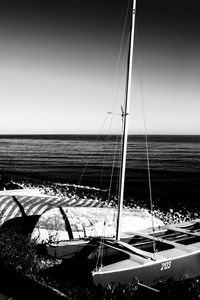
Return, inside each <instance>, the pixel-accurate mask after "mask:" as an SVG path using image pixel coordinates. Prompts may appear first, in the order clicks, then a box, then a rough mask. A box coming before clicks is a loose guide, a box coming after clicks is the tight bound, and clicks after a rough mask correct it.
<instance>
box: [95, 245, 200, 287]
mask: <svg viewBox="0 0 200 300" xmlns="http://www.w3.org/2000/svg"><path fill="white" fill-rule="evenodd" d="M131 263H132V262H131V261H130V268H124V269H120V268H119V269H117V264H114V265H115V266H114V265H113V266H112V265H110V266H109V268H110V270H109V268H108V267H106V268H104V267H103V268H102V269H101V270H100V271H96V272H93V274H92V276H93V281H94V283H95V284H96V285H98V284H100V285H102V286H107V285H108V284H111V283H113V284H114V285H118V284H125V283H131V282H133V280H134V279H135V278H137V279H138V280H139V282H140V283H143V284H145V285H149V286H155V285H156V284H157V283H158V282H165V281H167V280H182V279H188V278H192V277H195V276H198V275H199V274H200V249H199V250H198V251H196V252H193V253H189V254H186V255H184V256H180V257H176V258H170V259H165V260H159V261H152V262H148V261H147V262H146V263H144V264H143V265H141V266H138V267H133V268H131ZM113 267H114V268H113ZM105 269H107V270H105ZM112 269H113V270H112Z"/></svg>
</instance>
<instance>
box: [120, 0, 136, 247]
mask: <svg viewBox="0 0 200 300" xmlns="http://www.w3.org/2000/svg"><path fill="white" fill-rule="evenodd" d="M132 1H133V2H132V19H131V28H130V41H129V49H128V62H127V63H128V66H127V78H126V98H125V107H124V111H122V121H123V139H122V160H121V173H120V178H119V199H118V201H119V203H118V216H117V228H116V240H117V241H119V240H120V232H121V230H120V229H121V215H122V208H123V200H124V183H125V169H126V152H127V138H128V116H129V103H130V96H131V82H132V64H133V44H134V31H135V11H136V0H132Z"/></svg>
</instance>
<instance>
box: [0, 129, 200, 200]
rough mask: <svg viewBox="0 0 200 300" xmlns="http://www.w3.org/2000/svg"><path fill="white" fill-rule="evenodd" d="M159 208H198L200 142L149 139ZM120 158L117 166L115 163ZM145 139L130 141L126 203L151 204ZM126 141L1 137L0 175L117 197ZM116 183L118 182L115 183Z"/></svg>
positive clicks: (170, 137) (115, 138)
mask: <svg viewBox="0 0 200 300" xmlns="http://www.w3.org/2000/svg"><path fill="white" fill-rule="evenodd" d="M148 148H149V163H150V173H151V187H152V196H153V201H155V203H160V204H162V206H169V205H173V206H176V205H179V206H181V205H183V204H184V205H185V204H186V205H187V206H189V205H198V201H199V197H200V136H183V135H179V136H178V135H150V136H148ZM113 157H114V158H115V160H114V159H113ZM146 157H147V155H146V144H145V138H144V136H141V135H130V136H129V138H128V150H127V168H126V182H125V197H126V198H129V199H138V200H141V201H148V199H149V186H148V176H147V175H148V172H147V158H146ZM119 162H120V138H119V137H118V136H116V135H113V136H109V137H108V136H105V135H100V136H96V135H1V136H0V175H1V177H2V178H3V179H4V178H11V179H16V178H25V179H26V178H27V179H29V180H40V181H41V182H42V181H51V182H54V183H71V184H79V185H83V186H85V185H86V186H91V187H98V188H101V189H109V188H111V191H112V193H116V191H117V182H118V175H119ZM111 178H112V180H111Z"/></svg>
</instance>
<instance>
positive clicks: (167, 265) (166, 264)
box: [160, 261, 171, 271]
mask: <svg viewBox="0 0 200 300" xmlns="http://www.w3.org/2000/svg"><path fill="white" fill-rule="evenodd" d="M170 268H171V261H166V262H164V263H162V265H161V269H160V270H161V271H164V270H168V269H170Z"/></svg>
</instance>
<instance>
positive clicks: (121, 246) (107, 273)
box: [47, 0, 200, 287]
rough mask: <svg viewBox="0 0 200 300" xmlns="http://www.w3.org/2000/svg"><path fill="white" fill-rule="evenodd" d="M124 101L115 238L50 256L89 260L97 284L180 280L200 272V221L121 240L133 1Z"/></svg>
mask: <svg viewBox="0 0 200 300" xmlns="http://www.w3.org/2000/svg"><path fill="white" fill-rule="evenodd" d="M131 9H132V22H131V30H130V41H129V52H128V66H127V82H126V99H125V106H124V109H123V111H122V119H123V143H122V160H121V174H120V180H119V181H120V189H119V205H118V216H117V226H116V235H115V238H104V237H89V238H82V239H77V240H76V239H72V240H69V241H63V242H60V243H58V244H56V245H53V244H49V245H47V251H48V253H49V255H51V256H54V257H58V258H63V259H65V258H71V257H73V259H74V261H76V262H79V261H80V262H82V261H86V262H87V263H88V266H90V272H91V276H92V279H93V282H94V283H95V284H96V285H98V284H100V285H102V286H107V285H108V284H110V283H112V284H114V285H118V284H125V283H131V282H132V281H133V280H135V279H137V281H138V284H141V285H144V286H146V287H153V286H155V285H156V284H157V283H159V282H165V281H167V280H169V279H172V280H182V279H188V278H192V277H195V276H198V275H199V274H200V220H199V219H197V220H194V221H189V222H185V223H179V224H176V225H163V226H159V227H155V226H154V224H152V227H151V228H148V229H145V230H142V231H139V232H137V231H136V232H134V233H133V232H131V234H130V235H128V234H127V235H126V236H123V237H122V236H121V218H122V209H123V198H124V181H125V168H126V152H127V136H128V118H129V102H130V93H131V75H132V62H133V61H132V58H133V45H134V27H135V14H136V0H133V1H132V7H131Z"/></svg>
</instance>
